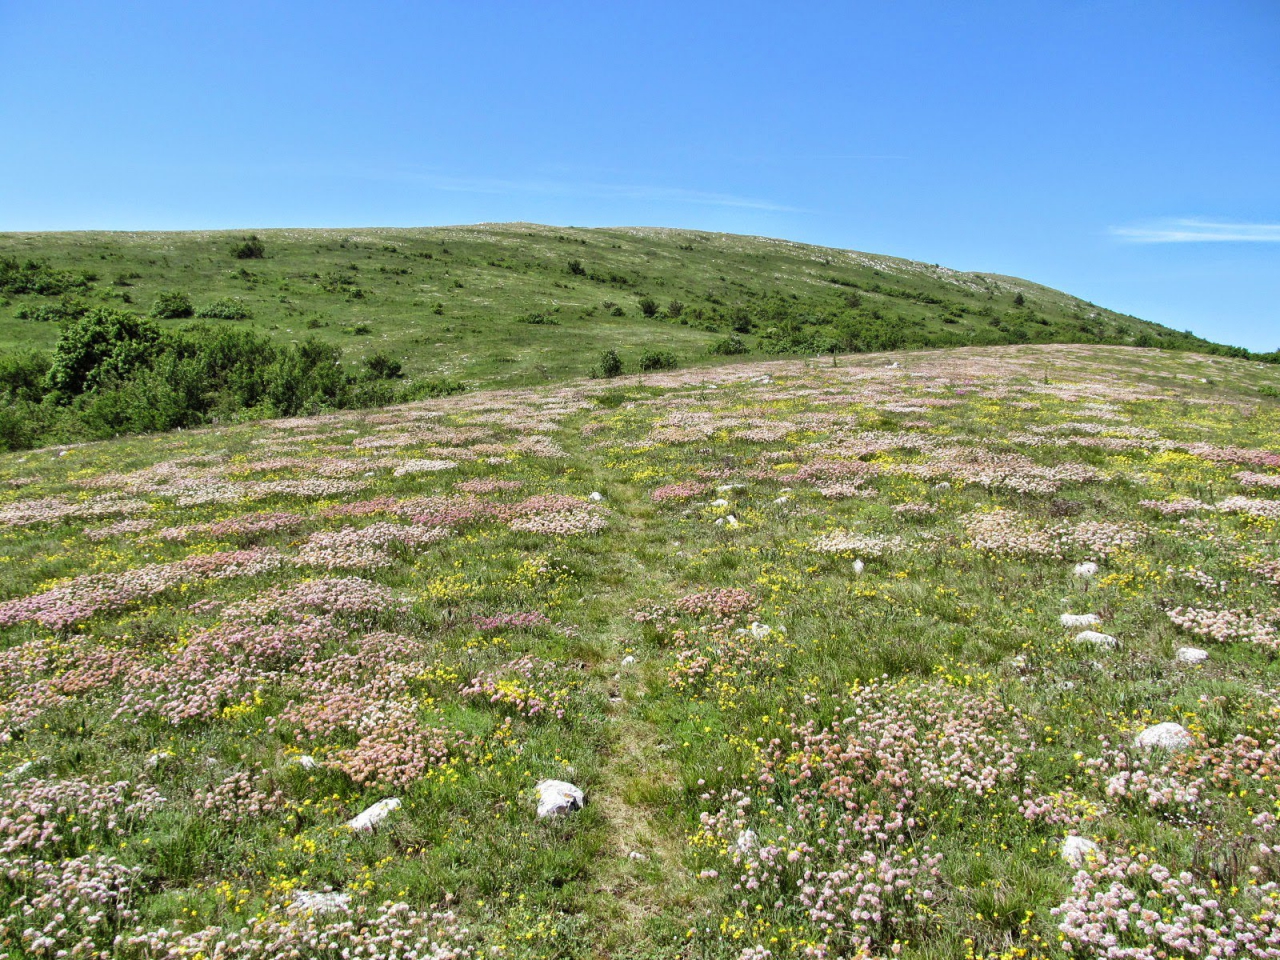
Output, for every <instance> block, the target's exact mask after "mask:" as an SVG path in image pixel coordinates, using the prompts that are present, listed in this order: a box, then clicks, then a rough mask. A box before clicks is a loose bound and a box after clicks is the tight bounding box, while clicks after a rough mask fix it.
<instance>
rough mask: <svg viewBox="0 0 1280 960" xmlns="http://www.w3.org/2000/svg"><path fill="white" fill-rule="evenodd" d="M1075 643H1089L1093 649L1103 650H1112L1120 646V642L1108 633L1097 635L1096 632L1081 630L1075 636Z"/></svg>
mask: <svg viewBox="0 0 1280 960" xmlns="http://www.w3.org/2000/svg"><path fill="white" fill-rule="evenodd" d="M1076 643H1091V644H1093V645H1094V646H1095V647H1101V648H1103V649H1104V650H1114V649H1115V648H1116V647H1118V646H1119V645H1120V641H1119V640H1117V639H1116V638H1115V637H1113V636H1111V634H1109V633H1099V632H1098V631H1097V630H1082V631H1080V632H1079V633H1077V634H1076Z"/></svg>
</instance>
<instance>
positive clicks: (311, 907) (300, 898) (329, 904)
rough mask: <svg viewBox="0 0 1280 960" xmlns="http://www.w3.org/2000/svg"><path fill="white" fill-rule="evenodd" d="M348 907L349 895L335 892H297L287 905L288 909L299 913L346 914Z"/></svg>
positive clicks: (349, 903)
mask: <svg viewBox="0 0 1280 960" xmlns="http://www.w3.org/2000/svg"><path fill="white" fill-rule="evenodd" d="M350 907H351V894H349V893H338V892H337V891H335V890H324V891H319V890H299V891H298V892H297V893H295V894H294V895H293V902H292V903H290V904H289V909H291V910H294V911H297V912H299V913H339V912H341V913H346V912H347V910H349V909H350Z"/></svg>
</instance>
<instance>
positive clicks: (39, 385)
mask: <svg viewBox="0 0 1280 960" xmlns="http://www.w3.org/2000/svg"><path fill="white" fill-rule="evenodd" d="M51 363H52V361H51V360H50V358H49V354H47V353H45V352H44V351H43V350H20V351H19V350H15V351H13V352H12V353H0V397H3V398H5V399H6V400H9V401H13V400H25V401H29V402H31V403H39V402H40V401H41V400H42V399H43V398H44V392H45V379H46V378H47V377H48V376H49V367H50V365H51Z"/></svg>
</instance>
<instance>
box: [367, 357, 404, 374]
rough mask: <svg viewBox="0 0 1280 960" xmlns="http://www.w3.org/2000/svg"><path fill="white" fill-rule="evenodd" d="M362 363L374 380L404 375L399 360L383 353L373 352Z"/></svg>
mask: <svg viewBox="0 0 1280 960" xmlns="http://www.w3.org/2000/svg"><path fill="white" fill-rule="evenodd" d="M364 365H365V369H366V371H367V372H368V375H369V377H370V378H371V379H374V380H398V379H399V378H400V377H403V376H404V372H403V367H401V365H400V361H399V360H396V359H395V358H394V357H391V356H388V355H387V354H385V353H375V354H373V355H372V356H370V357H368V358H367V359H366V360H365V362H364Z"/></svg>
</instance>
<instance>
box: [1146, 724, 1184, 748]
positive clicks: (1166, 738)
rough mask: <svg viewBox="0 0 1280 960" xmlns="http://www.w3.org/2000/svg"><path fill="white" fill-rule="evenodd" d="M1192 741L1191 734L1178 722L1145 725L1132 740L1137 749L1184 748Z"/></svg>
mask: <svg viewBox="0 0 1280 960" xmlns="http://www.w3.org/2000/svg"><path fill="white" fill-rule="evenodd" d="M1193 743H1195V741H1194V740H1192V739H1191V734H1189V733H1187V728H1186V727H1184V726H1183V725H1182V724H1180V723H1157V724H1156V725H1155V726H1154V727H1147V728H1146V729H1145V730H1143V731H1142V732H1141V733H1139V734H1138V735H1137V737H1135V738H1134V741H1133V745H1134V746H1135V747H1137V748H1138V749H1139V750H1186V749H1187V748H1188V747H1190V746H1191V745H1192V744H1193Z"/></svg>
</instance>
